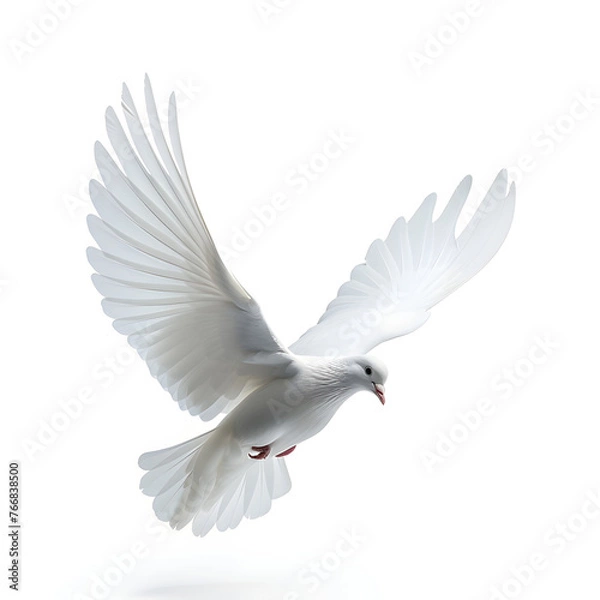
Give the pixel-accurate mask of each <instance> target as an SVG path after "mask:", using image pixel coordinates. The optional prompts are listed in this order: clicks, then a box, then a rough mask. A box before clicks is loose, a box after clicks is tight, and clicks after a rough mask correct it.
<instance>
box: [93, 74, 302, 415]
mask: <svg viewBox="0 0 600 600" xmlns="http://www.w3.org/2000/svg"><path fill="white" fill-rule="evenodd" d="M145 99H146V108H147V112H148V121H147V124H148V128H149V130H150V132H151V135H152V139H153V141H154V145H153V144H152V143H151V141H150V139H149V137H148V135H147V131H146V128H145V127H144V125H143V124H142V121H141V119H140V116H139V115H138V113H137V111H136V108H135V106H134V104H133V101H132V98H131V94H130V93H129V90H128V89H127V87H126V86H124V87H123V95H122V107H123V112H124V114H125V121H126V123H127V128H128V130H129V134H130V137H131V141H132V142H130V141H129V139H128V137H127V135H126V133H125V131H124V129H123V127H122V126H121V123H120V122H119V119H118V118H117V116H116V114H115V112H114V110H113V109H112V108H109V109H108V110H107V112H106V127H107V131H108V137H109V139H110V143H111V145H112V147H113V149H114V152H115V154H116V156H117V158H118V160H119V162H120V164H121V168H122V170H121V168H119V167H118V166H117V164H116V163H115V162H114V161H113V159H112V158H111V156H110V155H109V153H108V152H107V151H106V150H105V149H104V147H103V146H102V145H101V144H100V143H97V144H96V146H95V157H96V163H97V165H98V169H99V171H100V175H101V177H102V181H103V184H104V185H102V184H101V183H99V182H98V181H94V180H93V181H91V182H90V195H91V198H92V201H93V203H94V206H95V208H96V210H97V212H98V215H99V217H97V216H95V215H90V216H89V217H88V226H89V229H90V232H91V234H92V236H93V237H94V239H95V240H96V243H97V244H98V247H99V248H100V249H96V248H89V249H88V258H89V261H90V264H91V265H92V267H93V268H94V269H95V270H96V272H97V273H96V274H94V275H93V276H92V277H93V281H94V285H95V286H96V288H97V289H98V291H99V292H100V293H101V294H102V295H103V296H104V297H105V299H104V300H103V301H102V306H103V308H104V312H106V314H107V315H108V316H109V317H112V318H113V319H114V327H115V329H116V330H117V331H119V332H120V333H123V334H125V335H127V336H128V338H127V339H128V341H129V343H130V344H131V345H132V346H133V347H134V348H135V349H136V350H137V351H138V352H139V354H140V356H141V357H142V358H143V359H144V360H145V361H146V362H147V363H148V367H149V368H150V373H151V374H152V375H153V376H154V377H156V378H157V379H158V381H159V382H160V383H161V385H162V386H163V387H164V388H165V389H166V390H168V391H169V393H170V394H171V395H172V396H173V398H174V399H175V400H176V401H177V402H178V403H179V406H180V407H181V408H182V409H187V410H188V411H189V412H190V413H191V414H193V415H200V417H201V418H202V419H204V420H208V419H210V418H212V417H214V416H216V415H217V414H218V413H219V412H221V411H223V410H226V409H227V408H228V406H229V405H230V403H231V402H233V401H235V400H236V398H238V397H239V396H240V393H241V392H242V390H245V392H248V391H249V390H250V389H253V388H255V387H257V386H259V385H262V384H263V383H266V382H267V381H268V380H269V379H272V378H274V377H279V376H284V374H285V375H288V376H289V375H291V374H292V373H293V372H294V367H293V365H292V363H293V357H292V355H291V354H290V353H289V352H288V351H287V350H286V349H285V348H284V347H283V346H282V345H281V344H280V343H279V342H278V340H277V339H276V338H275V336H274V335H273V333H272V332H271V330H270V329H269V327H268V325H267V324H266V323H265V321H264V320H263V317H262V315H261V312H260V309H259V307H258V304H257V303H256V302H255V301H254V299H253V298H252V297H251V296H250V295H249V294H248V292H246V290H244V288H243V287H242V286H241V285H240V284H239V283H238V282H237V281H236V279H235V278H234V277H233V275H232V274H231V273H230V272H229V271H228V270H227V268H226V267H225V265H224V264H223V262H222V261H221V258H220V257H219V254H218V252H217V250H216V248H215V245H214V242H213V240H212V238H211V235H210V233H209V231H208V228H207V226H206V223H205V222H204V219H203V218H202V215H201V214H200V211H199V209H198V205H197V204H196V200H195V198H194V194H193V192H192V188H191V185H190V182H189V179H188V175H187V172H186V168H185V163H184V160H183V153H182V149H181V142H180V138H179V131H178V126H177V110H176V106H175V97H174V95H173V94H172V95H171V98H170V103H169V111H168V130H169V138H170V147H169V144H168V143H167V140H166V138H165V134H164V132H163V128H162V126H161V124H160V120H159V117H158V111H157V108H156V103H155V100H154V96H153V94H152V89H151V87H150V82H149V80H148V78H147V77H146V81H145Z"/></svg>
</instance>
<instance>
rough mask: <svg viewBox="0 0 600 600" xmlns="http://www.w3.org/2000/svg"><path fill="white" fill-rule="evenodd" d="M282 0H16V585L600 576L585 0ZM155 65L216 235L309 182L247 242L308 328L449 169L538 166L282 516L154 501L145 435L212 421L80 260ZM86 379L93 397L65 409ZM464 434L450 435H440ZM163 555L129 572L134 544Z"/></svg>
mask: <svg viewBox="0 0 600 600" xmlns="http://www.w3.org/2000/svg"><path fill="white" fill-rule="evenodd" d="M279 4H280V5H281V7H282V8H275V9H274V12H277V14H266V13H263V17H264V18H261V14H259V12H258V11H257V8H256V4H255V3H254V2H253V0H238V1H234V2H216V1H214V2H202V3H201V2H198V3H190V2H185V1H183V0H175V1H171V2H168V3H167V2H156V1H154V2H149V1H141V0H138V1H130V2H117V1H116V0H103V1H102V2H100V1H99V0H96V1H94V0H87V1H82V2H79V5H78V6H74V3H73V4H69V5H65V3H64V2H63V3H62V4H58V3H57V4H56V5H55V6H56V7H57V8H55V9H54V10H55V11H57V12H60V14H61V16H60V18H58V19H57V18H56V17H53V16H52V14H53V13H52V10H51V9H50V8H49V6H50V4H45V3H44V2H42V1H38V0H36V1H31V0H27V1H21V2H18V3H17V2H13V3H10V4H7V5H6V6H5V7H4V13H3V18H2V21H1V24H0V29H1V32H0V36H1V39H2V57H1V60H2V73H3V77H2V81H3V86H2V94H1V102H2V115H3V125H2V151H3V153H4V158H3V165H4V167H3V170H2V173H3V174H2V183H3V186H2V189H3V191H2V194H3V197H2V218H1V219H0V248H1V252H0V280H1V282H2V283H1V291H2V294H1V296H0V315H1V316H0V318H1V320H2V324H1V328H2V329H1V332H2V334H1V335H2V353H3V356H2V380H3V386H2V392H3V393H2V396H3V401H2V406H3V415H4V416H3V418H2V422H3V427H5V428H6V432H5V433H4V434H3V435H2V437H3V440H8V447H7V448H5V450H4V452H3V455H4V458H5V461H4V464H5V465H7V464H8V461H9V460H14V459H16V460H19V461H20V462H21V472H22V497H23V498H22V515H21V519H22V523H23V529H22V538H21V542H22V574H21V575H22V580H21V589H22V591H21V597H22V598H32V599H33V598H63V599H64V598H67V599H71V598H80V599H81V598H84V597H87V598H93V597H101V596H102V595H104V596H106V597H110V598H138V597H139V598H146V599H154V598H160V599H166V598H169V599H181V598H197V597H202V598H210V599H213V598H214V599H221V598H236V599H237V598H260V599H266V600H271V599H274V600H275V599H277V600H283V599H288V600H291V599H293V598H348V599H361V600H362V599H364V598H373V599H380V598H381V599H383V598H385V599H387V598H394V599H396V598H411V599H431V598H443V599H444V600H465V599H474V600H475V599H477V600H479V599H481V600H485V599H489V598H509V597H510V598H515V597H519V598H527V599H528V600H536V599H543V600H555V599H556V600H558V599H561V600H562V599H564V598H577V600H587V599H592V598H594V599H597V598H598V597H599V594H600V577H599V575H598V560H599V557H600V556H599V552H600V522H598V521H600V518H598V519H596V518H595V517H597V516H600V509H598V508H594V509H592V504H591V502H590V501H589V500H586V498H589V497H592V496H593V494H598V492H599V490H600V472H599V471H598V460H599V456H600V436H599V435H598V428H599V420H600V410H599V397H598V333H599V330H598V325H599V323H598V312H597V303H598V286H597V278H598V267H597V259H598V233H597V232H598V230H597V223H598V218H599V217H600V211H599V208H598V207H599V206H600V203H599V198H598V193H599V188H598V177H597V173H598V160H599V157H600V156H599V154H600V122H599V116H598V114H599V113H600V104H599V103H598V99H599V98H600V65H599V62H598V57H599V56H600V41H599V37H598V31H597V24H598V16H597V14H594V11H593V5H592V3H590V2H586V1H584V0H571V1H570V2H554V3H549V2H543V1H542V0H530V1H517V0H512V1H511V0H496V1H492V0H490V1H484V2H481V3H479V4H477V3H470V4H468V5H466V4H464V3H461V2H451V1H447V0H446V1H440V0H436V1H427V2H416V1H411V2H402V3H400V2H392V1H383V0H374V1H371V2H348V1H342V0H329V1H318V0H302V1H300V0H298V1H293V0H290V1H287V2H285V1H283V0H280V2H279ZM271 6H273V7H276V3H275V1H273V3H272V4H271ZM467 8H468V9H469V12H470V15H468V16H467V17H465V11H466V9H467ZM457 12H461V13H462V14H461V15H459V16H458V17H457V16H456V13H457ZM453 15H455V16H454V17H453ZM37 25H40V26H42V27H43V28H44V29H45V30H46V31H47V32H48V33H46V34H45V33H43V32H42V33H41V34H40V32H39V31H38V32H37V33H36V32H33V33H32V32H31V31H32V28H36V27H37ZM457 29H460V30H461V31H460V32H457ZM436 38H438V39H440V38H441V40H442V43H441V45H440V43H439V42H436ZM31 42H35V45H32V43H31ZM146 71H147V72H148V73H149V74H150V76H151V78H152V81H153V85H154V89H155V94H156V96H157V100H158V103H159V106H164V105H165V103H166V100H167V98H168V94H169V93H170V91H171V90H172V89H175V90H178V91H177V93H178V97H179V102H180V127H181V130H182V136H183V143H184V148H185V151H186V158H187V163H188V168H189V171H190V175H191V178H192V181H193V184H194V187H195V191H196V196H197V197H198V198H199V201H200V204H201V208H202V210H203V211H204V213H205V216H206V219H207V221H208V223H209V226H210V227H211V228H212V231H213V232H214V236H215V239H216V240H217V243H218V245H219V247H220V248H221V249H223V250H227V249H231V248H232V244H233V243H234V242H233V238H234V235H235V234H236V231H238V230H237V229H236V228H241V229H242V230H243V228H244V227H247V226H248V222H249V220H250V219H251V218H252V217H253V212H252V210H253V208H254V209H257V208H260V207H263V206H264V205H266V204H268V203H269V202H270V200H271V198H272V196H273V194H275V193H282V194H285V196H286V198H287V199H288V206H287V208H286V209H285V210H283V211H279V212H278V213H277V218H276V219H275V222H274V223H272V224H271V225H269V226H268V227H264V228H263V229H264V231H263V232H262V233H261V235H258V236H257V237H255V238H254V239H252V240H250V242H249V243H248V244H247V246H248V247H247V248H246V249H244V250H243V251H241V252H237V256H230V258H229V260H228V263H229V265H230V267H231V268H232V270H233V271H234V272H235V274H236V275H237V277H238V278H239V279H240V281H241V282H242V283H243V284H244V285H245V286H246V287H247V288H248V289H249V290H250V291H251V293H252V294H253V295H254V296H255V297H256V298H257V300H258V301H259V303H260V304H261V306H262V308H263V312H264V314H265V316H266V318H267V320H268V321H269V323H270V324H271V326H272V327H273V329H274V330H275V331H276V332H277V333H278V334H279V336H280V337H281V338H282V339H283V340H284V341H286V342H288V343H291V342H292V341H293V340H294V339H296V337H297V336H298V335H299V334H301V333H302V332H303V331H304V330H305V329H306V328H307V327H309V326H310V325H311V324H313V323H314V322H315V320H316V319H317V317H318V316H319V315H320V313H321V312H322V310H323V309H324V307H325V305H326V304H327V302H328V301H329V300H331V299H332V298H333V296H334V294H335V292H336V290H337V288H338V286H339V285H340V284H341V283H342V282H343V281H344V280H345V279H346V278H347V276H348V274H349V272H350V270H351V268H352V267H353V266H354V265H355V264H357V263H359V262H361V260H362V258H363V257H364V254H365V252H366V249H367V247H368V245H369V243H370V242H371V241H372V240H373V239H375V238H376V237H379V236H385V235H386V234H387V231H388V229H389V227H390V226H391V224H392V223H393V221H394V220H395V219H396V218H397V217H398V216H400V215H405V216H410V215H411V214H412V212H413V211H414V210H415V208H416V207H417V206H418V204H419V203H420V202H421V200H422V199H423V198H424V197H425V195H426V194H428V193H429V192H431V191H437V192H438V193H439V194H440V199H441V200H442V201H443V202H444V201H445V200H446V199H447V198H448V197H449V195H450V193H451V192H452V190H453V189H454V187H455V185H456V184H457V183H458V182H459V181H460V179H461V178H462V177H463V176H464V175H465V174H467V173H471V174H472V175H473V176H474V178H475V188H474V190H475V191H474V194H473V202H475V201H476V200H477V199H479V198H480V197H481V192H482V190H483V188H485V187H486V186H488V185H489V184H490V183H491V181H492V179H493V177H494V176H495V174H496V173H497V172H498V171H499V169H500V168H502V167H505V166H506V167H510V173H511V177H512V179H513V180H516V181H517V189H518V204H517V212H516V216H515V221H514V225H513V228H512V230H511V233H510V235H509V237H508V239H507V241H506V243H505V245H504V247H503V248H502V249H501V251H500V253H499V254H498V256H497V257H496V258H495V259H494V260H493V261H492V263H491V264H490V265H489V266H488V267H487V268H486V269H485V270H484V271H483V272H482V273H480V274H479V275H478V276H477V277H476V278H475V279H474V280H473V281H471V282H469V284H467V285H466V286H465V287H464V288H462V289H460V290H459V291H458V292H457V293H455V294H454V295H453V296H451V297H450V298H449V299H448V300H446V301H445V302H444V303H443V304H441V305H440V306H438V307H436V309H435V310H434V314H433V317H432V318H431V320H430V321H429V322H428V323H427V324H426V326H425V327H423V328H422V329H421V330H419V331H418V332H416V333H415V334H413V335H411V336H409V337H407V338H404V339H401V340H395V341H393V342H390V343H388V344H386V345H384V346H382V347H379V348H377V349H376V351H375V354H376V355H377V356H379V357H380V358H382V359H383V360H384V361H385V362H386V363H387V365H388V366H389V369H390V377H389V379H388V384H387V397H388V402H387V404H386V406H385V408H382V407H381V406H380V405H379V403H378V402H377V401H376V399H375V398H374V397H373V396H372V395H369V394H364V395H357V396H356V397H354V398H353V399H351V400H350V401H348V403H347V404H346V405H345V406H344V407H343V408H342V410H341V411H340V412H339V414H338V415H337V416H336V418H335V419H334V420H333V422H332V423H331V425H330V426H329V427H328V428H327V429H326V430H325V431H324V432H323V433H322V434H320V435H319V436H317V437H316V438H315V439H313V440H310V441H309V442H307V443H305V444H303V445H302V446H301V447H300V448H299V449H298V450H297V451H296V452H295V453H294V454H293V455H292V456H291V457H290V459H289V461H288V465H289V469H290V472H291V476H292V480H293V490H292V492H291V493H290V494H288V495H287V496H285V497H284V498H282V499H280V500H278V501H277V502H276V503H275V506H274V508H273V509H272V511H271V512H270V513H269V515H267V516H266V517H264V518H262V519H259V520H256V521H244V522H243V523H242V524H241V526H240V527H239V528H238V529H237V530H234V531H230V532H227V533H225V534H221V533H219V532H212V533H211V534H210V535H209V536H208V537H206V538H203V539H198V538H195V537H194V536H193V535H192V533H191V531H190V530H189V528H188V529H186V530H184V531H181V532H176V533H171V532H167V531H166V530H164V529H163V528H162V527H159V526H158V525H157V524H156V521H155V520H154V519H153V513H152V509H151V501H150V499H149V498H147V497H144V496H143V495H142V494H141V493H140V492H139V490H138V480H139V477H140V475H141V472H140V470H139V469H138V467H137V457H138V455H139V454H140V453H142V452H144V451H147V450H151V449H155V448H160V447H165V446H167V445H171V444H174V443H177V442H179V441H182V440H183V439H186V438H187V437H191V436H192V435H197V433H198V432H199V431H201V430H203V428H205V427H206V425H205V424H202V423H201V422H200V421H199V420H197V419H194V418H191V417H190V416H189V415H188V414H187V413H182V412H180V411H179V410H178V409H177V408H176V406H175V404H174V403H173V401H172V400H171V399H170V398H169V396H168V395H167V394H166V392H164V391H163V390H162V389H161V388H160V386H159V385H158V384H157V383H156V382H155V381H154V380H153V379H152V378H151V377H150V376H149V374H148V372H147V370H146V367H145V366H144V365H143V364H142V363H141V361H140V360H139V359H137V358H136V359H135V360H134V359H132V354H131V352H128V351H127V347H126V346H125V340H124V338H122V337H121V336H119V335H118V334H117V333H116V332H115V331H114V330H113V329H112V327H111V325H110V321H109V319H108V318H107V317H106V316H105V315H103V313H102V311H101V308H100V298H99V296H98V294H97V293H96V291H95V290H94V289H93V286H92V285H91V282H90V279H89V277H90V274H91V268H90V267H89V265H88V264H87V262H86V258H85V248H86V246H88V245H89V244H90V243H91V238H90V236H89V234H88V232H87V229H86V226H85V215H86V214H87V212H89V210H90V204H89V201H88V200H87V199H86V194H85V189H86V185H87V181H88V180H89V178H90V177H91V176H94V174H95V169H94V164H93V158H92V144H93V142H94V141H95V140H96V139H98V138H99V139H102V140H105V133H104V127H103V113H104V110H105V108H106V106H107V105H109V104H112V105H113V106H115V107H117V108H118V104H119V94H120V85H121V82H123V81H126V82H128V84H129V85H130V86H131V89H132V92H133V93H134V96H135V97H136V98H137V99H138V104H141V92H142V84H143V76H144V73H145V72H146ZM581 98H587V99H588V100H586V101H585V103H586V105H587V106H585V105H584V104H582V103H581ZM571 113H573V114H574V115H575V116H576V119H574V118H573V117H572V116H571ZM331 130H338V131H339V130H342V131H344V132H345V133H346V135H347V136H350V137H352V138H353V140H354V141H353V142H352V143H351V144H349V147H348V148H347V150H346V151H344V152H343V154H342V155H341V156H340V158H339V159H337V160H335V161H331V164H330V165H329V166H328V168H327V169H326V170H325V171H324V172H323V173H322V174H321V175H320V176H319V177H318V178H316V180H315V181H313V182H311V184H310V185H309V186H308V187H307V189H306V190H305V191H304V192H303V193H298V192H297V190H296V189H295V188H294V187H293V186H291V185H290V184H289V183H288V182H287V181H288V180H287V179H286V178H287V177H289V176H290V172H292V171H293V170H294V169H297V168H298V166H299V165H301V164H303V163H306V162H308V161H309V160H310V159H311V158H312V157H313V155H314V154H315V153H317V152H319V151H320V150H321V149H322V147H323V143H324V142H325V140H326V139H327V136H328V135H329V133H328V132H330V131H331ZM238 245H239V244H238ZM530 357H534V358H535V360H536V362H537V363H539V364H533V363H532V362H531V360H530ZM519 373H520V375H519ZM515 377H516V378H517V379H515ZM510 381H512V382H513V383H510ZM87 393H91V394H92V396H91V397H90V399H89V400H90V402H89V403H88V404H86V405H81V402H80V401H74V400H73V398H75V397H77V396H78V395H80V396H81V395H85V394H87ZM484 399H487V400H488V401H489V402H488V405H491V406H492V407H493V409H494V410H493V412H492V413H491V414H489V415H488V416H487V417H485V419H484V420H483V421H482V422H481V423H479V422H477V419H476V417H473V414H472V412H469V411H472V410H473V409H476V408H477V406H478V403H479V402H480V401H482V400H484ZM69 400H70V406H71V407H76V406H80V407H81V406H83V408H79V409H78V411H79V412H77V411H76V409H75V408H72V412H73V411H76V412H75V413H73V414H74V416H73V417H72V418H71V419H70V420H69V421H65V418H64V414H65V413H64V410H65V409H64V406H65V402H67V401H69ZM465 413H469V414H470V415H471V418H472V419H473V420H474V422H475V423H476V425H474V426H472V428H473V429H474V431H472V432H470V431H467V430H465V428H464V426H462V427H461V425H460V423H461V415H464V414H465ZM58 428H62V429H64V430H63V431H59V432H57V429H58ZM466 431H467V432H466ZM465 432H466V433H465ZM451 433H452V436H453V437H454V438H455V439H458V438H460V439H461V443H460V444H459V445H458V446H456V447H452V446H449V444H448V442H446V445H444V443H443V442H442V441H440V440H443V439H444V436H447V435H450V434H451ZM36 444H37V445H36ZM450 444H452V442H450ZM436 446H437V449H436ZM444 448H445V450H444ZM438 451H443V452H444V453H445V454H446V456H445V457H440V456H439V455H438V458H437V460H435V459H434V454H433V453H434V452H438ZM428 452H429V453H430V454H427V453H428ZM428 465H429V466H428ZM429 467H431V468H429ZM5 468H6V467H5ZM3 479H6V477H3ZM4 485H5V484H4ZM3 489H4V490H6V488H3ZM4 497H5V495H4ZM582 510H583V511H584V512H585V513H586V514H587V519H586V518H585V517H582V516H581V515H582V514H583V513H582ZM561 523H562V524H564V527H565V529H564V530H562V532H560V531H561V530H560V529H557V527H558V528H560V527H561ZM559 532H560V533H559ZM574 532H575V533H574ZM344 536H350V537H351V538H352V539H353V542H352V544H349V543H347V542H343V541H342V540H344V539H345V538H344ZM567 539H568V540H569V541H566V540H567ZM561 540H562V541H561ZM142 549H143V550H142ZM140 550H142V551H141V554H142V555H141V556H138V557H137V558H136V559H135V564H133V563H132V560H131V559H129V561H128V562H129V563H130V564H129V565H128V567H127V569H126V570H128V571H129V572H128V573H127V574H123V573H122V570H121V571H119V570H117V568H116V567H115V566H114V565H115V562H114V557H115V556H123V555H124V554H129V555H132V552H133V551H137V554H138V555H139V554H140ZM2 552H4V550H2ZM6 552H7V549H6ZM342 555H343V556H342ZM536 555H537V556H536ZM532 557H533V558H532ZM126 558H127V557H126ZM532 560H533V562H535V563H536V564H537V565H538V566H540V562H541V563H542V565H543V567H542V568H540V569H538V570H536V571H532V570H531V568H529V567H523V565H526V564H531V561H532ZM536 561H537V562H536ZM7 563H8V559H6V564H7ZM3 564H4V563H3ZM511 569H513V570H515V569H517V570H518V571H520V578H521V580H522V581H525V583H519V581H518V580H517V579H516V578H515V577H516V576H515V575H514V574H513V573H511ZM97 577H98V578H108V579H109V580H111V581H112V582H113V583H118V584H117V585H113V584H111V585H110V586H109V587H107V588H103V587H102V586H96V588H93V586H92V582H93V581H97V579H95V578H97ZM511 579H512V581H511ZM119 580H120V581H119ZM2 585H3V586H5V585H7V582H5V583H3V584H2ZM494 588H497V589H498V591H499V594H500V595H498V594H497V593H496V592H493V589H494Z"/></svg>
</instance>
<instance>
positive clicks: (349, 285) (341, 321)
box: [290, 170, 515, 355]
mask: <svg viewBox="0 0 600 600" xmlns="http://www.w3.org/2000/svg"><path fill="white" fill-rule="evenodd" d="M470 188H471V177H465V179H463V180H462V182H461V183H460V185H459V186H458V188H457V189H456V191H455V192H454V194H453V196H452V198H451V199H450V201H449V203H448V205H447V206H446V208H445V209H444V211H443V213H442V214H441V215H440V217H439V218H438V219H437V220H436V221H433V217H432V215H433V209H434V208H435V203H436V195H435V194H432V195H431V196H428V197H427V198H425V200H424V201H423V203H422V204H421V206H420V207H419V209H418V210H417V212H416V213H415V214H414V216H413V217H412V219H411V220H410V221H409V222H408V223H407V222H406V221H405V219H404V218H400V219H398V220H397V221H396V222H395V223H394V225H393V227H392V229H391V231H390V233H389V235H388V237H387V238H386V239H385V241H382V240H375V241H374V242H373V244H371V247H370V248H369V251H368V252H367V256H366V258H365V261H366V262H365V263H364V264H361V265H358V266H357V267H355V268H354V270H353V271H352V274H351V276H350V281H348V282H346V283H345V284H344V285H342V287H341V288H340V289H339V291H338V295H337V297H336V298H335V300H333V302H331V304H329V306H328V307H327V310H326V311H325V313H324V314H323V316H322V317H321V319H320V320H319V322H318V324H317V325H315V326H314V327H312V328H311V329H309V330H308V331H307V332H306V333H305V334H304V335H303V336H302V337H301V338H300V339H299V340H298V341H297V342H295V343H294V344H292V345H291V346H290V350H291V351H292V352H295V353H296V354H313V355H339V354H341V355H350V354H363V353H366V352H368V351H369V350H371V349H372V348H374V347H375V346H377V345H378V344H381V343H382V342H385V341H386V340H390V339H392V338H395V337H398V336H401V335H406V334H407V333H410V332H412V331H414V330H415V329H417V328H419V327H420V326H421V325H423V323H425V321H427V319H428V318H429V310H430V309H431V308H432V307H433V306H434V305H436V304H437V303H438V302H440V300H442V299H443V298H445V297H446V296H448V295H449V294H451V293H452V292H453V291H454V290H456V289H457V288H458V287H460V286H461V285H462V284H463V283H465V282H466V281H468V280H469V279H471V277H473V276H474V275H475V274H476V273H478V272H479V271H480V270H481V269H482V268H483V267H484V266H485V265H486V264H487V263H488V262H489V261H490V260H491V259H492V257H493V256H494V255H495V254H496V252H497V251H498V249H499V248H500V246H501V245H502V243H503V242H504V240H505V238H506V236H507V234H508V230H509V229H510V225H511V223H512V218H513V214H514V209H515V184H514V183H513V184H511V186H510V187H509V188H508V181H507V173H506V171H505V170H503V171H501V172H500V173H499V174H498V176H497V177H496V179H495V181H494V183H493V184H492V187H491V188H490V190H489V191H488V193H487V194H486V196H485V198H484V199H483V201H482V202H481V204H480V205H479V207H478V209H477V210H476V211H475V214H474V215H473V217H472V218H471V220H470V221H469V223H468V225H467V226H466V228H465V229H464V231H463V232H462V233H461V234H460V235H459V236H458V238H457V237H456V228H457V223H458V219H459V216H460V214H461V212H462V209H463V207H464V204H465V201H466V199H467V196H468V194H469V190H470Z"/></svg>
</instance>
